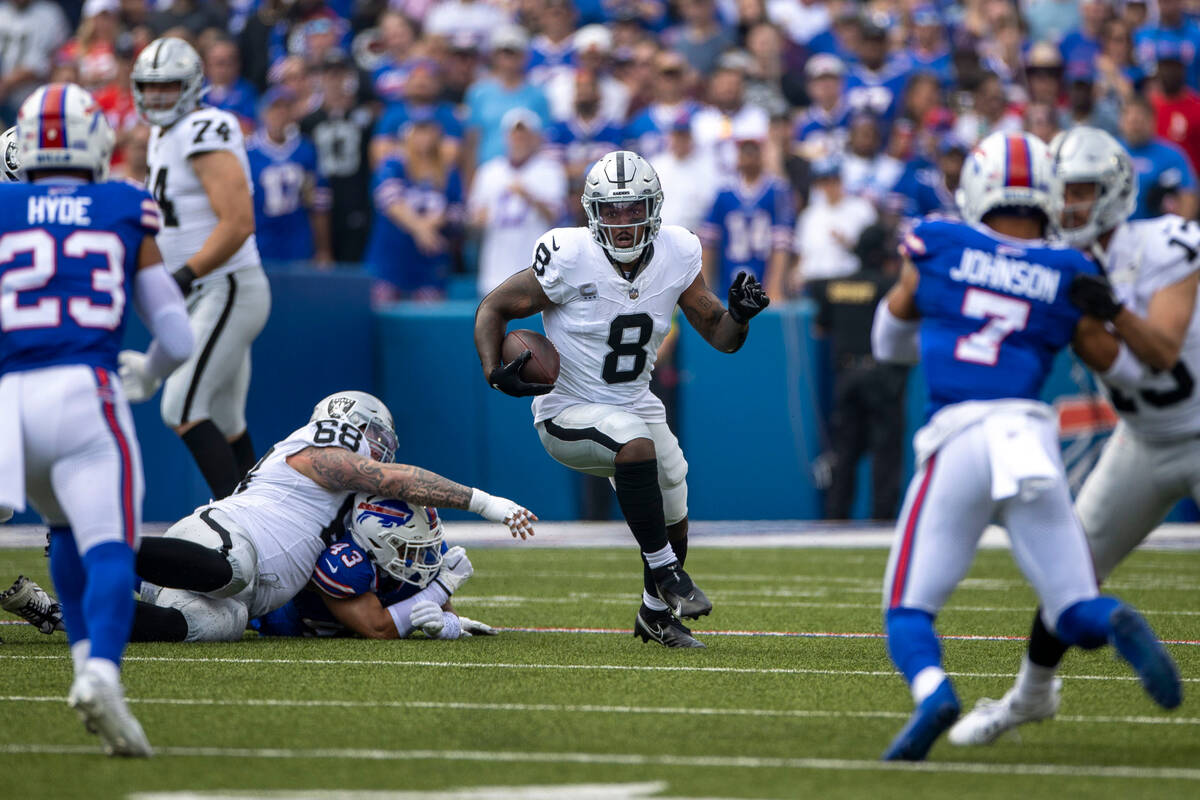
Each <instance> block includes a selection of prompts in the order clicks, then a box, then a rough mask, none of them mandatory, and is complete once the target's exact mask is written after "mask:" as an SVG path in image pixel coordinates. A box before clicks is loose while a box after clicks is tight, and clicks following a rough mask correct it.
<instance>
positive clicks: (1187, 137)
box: [1150, 39, 1200, 171]
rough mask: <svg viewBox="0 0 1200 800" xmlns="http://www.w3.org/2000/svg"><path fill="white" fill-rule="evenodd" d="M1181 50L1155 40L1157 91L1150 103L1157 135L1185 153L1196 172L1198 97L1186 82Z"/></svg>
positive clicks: (1198, 158) (1199, 122) (1199, 135)
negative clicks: (1152, 108) (1152, 106)
mask: <svg viewBox="0 0 1200 800" xmlns="http://www.w3.org/2000/svg"><path fill="white" fill-rule="evenodd" d="M1182 49H1183V48H1182V47H1181V43H1179V42H1170V41H1168V40H1163V39H1160V40H1159V41H1158V43H1157V45H1156V52H1157V55H1158V64H1157V70H1156V73H1155V78H1156V79H1157V80H1156V84H1157V88H1156V89H1155V90H1154V91H1152V92H1151V93H1150V102H1151V103H1152V104H1153V105H1154V114H1155V127H1156V129H1157V132H1158V135H1159V136H1161V137H1162V138H1164V139H1166V140H1167V141H1169V142H1174V143H1175V144H1176V145H1178V146H1179V148H1180V149H1181V150H1183V152H1185V153H1187V156H1188V160H1189V161H1191V163H1192V170H1193V171H1195V170H1198V169H1200V95H1197V94H1196V92H1195V91H1194V90H1193V89H1191V88H1189V87H1188V85H1187V83H1186V77H1187V75H1186V70H1187V67H1186V66H1185V64H1184V61H1183V57H1182Z"/></svg>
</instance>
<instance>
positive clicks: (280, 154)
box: [246, 133, 330, 261]
mask: <svg viewBox="0 0 1200 800" xmlns="http://www.w3.org/2000/svg"><path fill="white" fill-rule="evenodd" d="M246 158H247V159H248V160H249V162H250V176H251V179H252V180H253V181H254V235H255V238H256V239H257V240H258V252H259V254H260V255H261V256H262V258H263V260H264V261H303V260H305V259H310V258H312V257H313V253H314V244H313V230H312V223H311V222H310V220H309V217H308V215H309V208H308V206H307V205H306V204H305V202H304V199H305V198H304V191H305V186H306V185H311V186H312V187H313V192H314V194H313V207H314V208H315V209H317V210H321V211H326V210H328V209H329V203H330V194H329V184H328V182H327V181H326V180H325V177H324V176H323V175H321V173H320V172H318V170H317V151H316V148H314V147H313V146H312V143H311V142H309V141H308V140H307V139H305V138H304V137H302V136H300V135H299V134H296V135H294V136H290V137H288V139H287V140H286V141H284V142H283V143H282V144H276V143H274V142H272V141H270V140H269V139H267V137H266V136H265V135H263V134H261V133H258V134H255V135H254V136H252V137H250V141H249V142H248V146H247V148H246Z"/></svg>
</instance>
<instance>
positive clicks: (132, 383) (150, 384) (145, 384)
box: [117, 350, 162, 403]
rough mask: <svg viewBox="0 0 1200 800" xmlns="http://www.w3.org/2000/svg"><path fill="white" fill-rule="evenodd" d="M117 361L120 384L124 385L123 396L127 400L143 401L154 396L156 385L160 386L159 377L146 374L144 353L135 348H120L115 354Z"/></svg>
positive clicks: (132, 401) (156, 389)
mask: <svg viewBox="0 0 1200 800" xmlns="http://www.w3.org/2000/svg"><path fill="white" fill-rule="evenodd" d="M117 362H118V363H119V364H120V365H121V366H120V369H119V370H118V372H119V374H120V376H121V385H122V386H124V387H125V397H126V399H128V400H129V402H131V403H144V402H146V401H147V400H149V399H150V398H151V397H154V393H155V392H157V391H158V387H159V386H162V380H161V379H160V378H154V377H151V376H149V375H147V374H146V354H145V353H139V352H138V351H137V350H122V351H121V352H120V354H119V355H118V356H117Z"/></svg>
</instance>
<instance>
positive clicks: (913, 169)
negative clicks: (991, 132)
mask: <svg viewBox="0 0 1200 800" xmlns="http://www.w3.org/2000/svg"><path fill="white" fill-rule="evenodd" d="M969 150H970V148H969V147H967V145H966V143H965V142H963V141H961V140H959V139H957V138H955V137H954V135H953V134H946V135H945V136H943V137H942V138H941V139H940V141H939V142H938V145H937V154H936V156H935V163H933V164H930V163H929V162H927V161H923V160H922V161H913V162H910V164H909V167H908V168H906V170H905V173H904V175H903V176H902V177H901V178H900V180H899V182H898V183H897V184H896V192H897V193H898V194H900V195H901V196H903V197H904V214H905V216H907V217H917V218H920V217H924V216H925V215H927V214H943V215H946V216H958V204H957V203H956V202H955V200H954V193H955V192H956V191H957V190H958V179H959V177H960V176H961V175H962V166H963V162H964V161H965V160H966V158H967V152H968V151H969Z"/></svg>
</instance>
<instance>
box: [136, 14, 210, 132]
mask: <svg viewBox="0 0 1200 800" xmlns="http://www.w3.org/2000/svg"><path fill="white" fill-rule="evenodd" d="M130 82H131V83H132V84H133V102H134V105H136V106H137V110H138V113H139V114H141V115H142V119H144V120H146V121H147V122H149V123H150V124H151V125H159V126H164V127H165V126H167V125H171V124H173V123H175V122H176V121H178V120H179V119H180V118H181V117H183V116H184V115H186V114H189V113H191V112H192V111H193V110H195V108H196V107H197V106H198V105H200V99H201V98H202V97H203V96H204V65H203V63H202V62H201V61H200V55H199V54H198V53H197V52H196V51H195V49H194V48H193V47H192V46H191V45H190V44H188V43H187V42H185V41H184V40H183V39H176V38H174V37H172V36H164V37H163V38H161V39H155V40H154V41H153V42H151V43H150V44H148V45H146V48H145V49H144V50H142V52H141V53H139V54H138V57H137V61H135V62H134V63H133V73H132V75H131V81H130ZM164 83H178V84H179V94H178V96H177V97H176V98H175V102H174V103H172V104H170V105H161V104H155V105H154V106H153V107H151V106H150V105H147V97H146V88H147V86H148V85H153V84H164Z"/></svg>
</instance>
